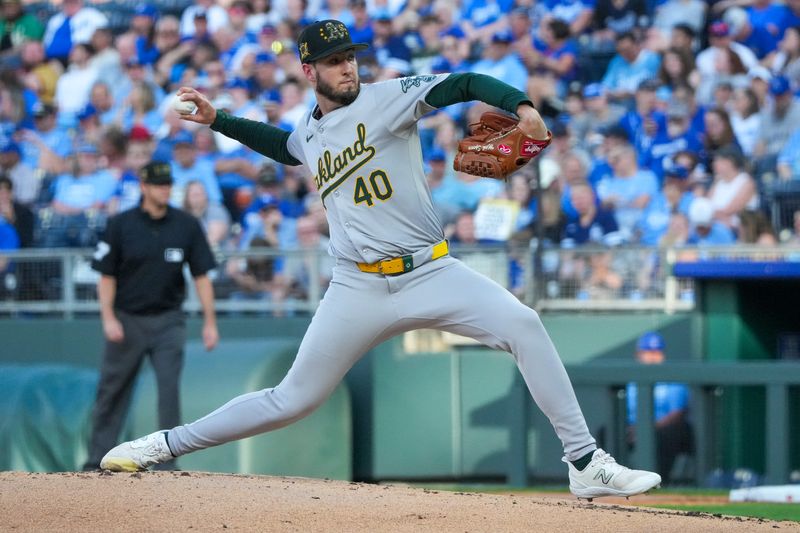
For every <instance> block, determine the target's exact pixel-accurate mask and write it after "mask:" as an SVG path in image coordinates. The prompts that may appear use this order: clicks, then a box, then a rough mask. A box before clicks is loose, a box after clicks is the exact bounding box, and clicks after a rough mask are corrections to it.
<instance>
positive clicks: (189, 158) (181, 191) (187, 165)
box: [170, 131, 222, 207]
mask: <svg viewBox="0 0 800 533" xmlns="http://www.w3.org/2000/svg"><path fill="white" fill-rule="evenodd" d="M173 142H174V144H173V148H172V156H173V159H172V162H171V163H170V164H171V166H172V179H173V185H172V195H171V196H170V204H171V205H172V206H173V207H180V206H181V205H183V198H184V196H185V194H186V192H185V188H186V185H187V184H188V183H189V182H190V181H199V182H200V183H202V184H203V185H204V186H205V188H206V193H207V194H208V200H209V201H210V202H212V203H215V204H221V203H222V190H221V189H220V187H219V182H218V181H217V175H216V173H215V172H214V164H213V163H212V162H211V161H208V160H205V159H199V158H198V157H197V148H196V147H195V145H194V136H193V135H192V134H191V133H189V132H188V131H183V132H181V133H179V134H178V135H176V136H175V138H174V140H173Z"/></svg>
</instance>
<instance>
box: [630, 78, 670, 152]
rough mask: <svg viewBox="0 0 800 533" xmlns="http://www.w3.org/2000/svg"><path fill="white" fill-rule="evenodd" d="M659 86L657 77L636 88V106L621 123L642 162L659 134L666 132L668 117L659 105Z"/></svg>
mask: <svg viewBox="0 0 800 533" xmlns="http://www.w3.org/2000/svg"><path fill="white" fill-rule="evenodd" d="M658 87H659V83H658V81H656V80H655V79H649V80H645V81H643V82H642V83H640V84H639V86H638V87H637V89H636V99H635V106H634V108H633V109H631V110H630V111H628V112H627V113H626V114H625V116H623V117H622V119H621V120H620V125H621V126H622V127H623V128H624V129H625V131H627V132H628V139H629V140H630V142H631V143H632V144H633V147H634V148H635V149H636V154H637V156H638V160H639V163H640V164H643V163H644V162H645V161H646V156H645V154H647V153H648V152H649V151H650V148H651V147H652V145H653V141H654V140H655V138H656V137H658V136H659V135H662V134H664V132H665V131H666V127H667V118H666V116H665V115H664V113H662V112H661V111H660V110H659V109H658V107H657V101H658V100H657V98H656V90H657V89H658Z"/></svg>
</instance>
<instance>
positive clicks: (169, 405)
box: [85, 309, 186, 468]
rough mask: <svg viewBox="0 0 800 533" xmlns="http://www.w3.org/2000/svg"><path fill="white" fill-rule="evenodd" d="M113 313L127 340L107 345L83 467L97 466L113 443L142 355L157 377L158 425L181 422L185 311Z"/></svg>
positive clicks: (165, 425) (126, 411)
mask: <svg viewBox="0 0 800 533" xmlns="http://www.w3.org/2000/svg"><path fill="white" fill-rule="evenodd" d="M116 314H117V318H118V319H119V321H120V322H121V323H122V328H123V331H124V332H125V339H124V340H123V341H122V342H119V343H117V342H109V341H106V343H105V350H104V353H103V362H102V365H101V367H100V382H99V383H98V385H97V398H96V400H95V404H94V409H93V411H92V435H91V437H90V439H89V459H88V460H87V461H86V466H85V467H86V468H97V467H99V465H100V460H101V459H102V458H103V455H104V454H105V453H106V452H107V451H108V450H110V449H111V448H113V447H114V446H116V445H117V443H118V439H119V434H120V431H121V430H122V424H123V422H124V421H125V416H126V414H127V413H128V407H129V406H130V401H131V395H132V394H133V389H134V385H135V383H136V377H137V375H138V374H139V369H140V368H141V366H142V362H144V358H145V356H148V355H149V356H150V362H151V364H152V365H153V369H154V370H155V374H156V386H157V389H158V422H159V427H172V426H175V425H177V424H180V422H181V411H180V390H179V382H180V376H181V369H182V368H183V351H184V345H185V344H186V325H185V320H184V316H183V311H181V310H180V309H178V310H173V311H166V312H164V313H157V314H153V315H132V314H129V313H125V312H123V311H117V312H116ZM169 466H171V465H169V464H168V465H167V466H166V467H167V468H169Z"/></svg>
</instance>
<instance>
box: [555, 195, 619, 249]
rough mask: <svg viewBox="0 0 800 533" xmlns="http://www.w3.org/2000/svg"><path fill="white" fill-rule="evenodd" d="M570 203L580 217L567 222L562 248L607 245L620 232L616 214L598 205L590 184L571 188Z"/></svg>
mask: <svg viewBox="0 0 800 533" xmlns="http://www.w3.org/2000/svg"><path fill="white" fill-rule="evenodd" d="M570 201H571V204H572V206H573V207H574V208H575V210H576V212H577V213H578V216H577V218H576V219H574V220H571V221H569V222H567V224H566V225H565V226H564V231H563V233H562V238H561V246H563V247H567V248H572V247H574V246H578V245H581V244H587V243H592V244H601V245H602V244H607V243H608V242H609V240H610V239H612V238H613V235H614V234H616V233H617V232H618V230H619V227H618V226H617V221H616V219H615V218H614V212H613V211H611V210H609V209H606V208H605V207H603V206H602V205H598V204H597V199H596V197H595V194H594V190H592V187H591V186H590V185H589V184H588V183H577V184H575V185H572V186H571V187H570Z"/></svg>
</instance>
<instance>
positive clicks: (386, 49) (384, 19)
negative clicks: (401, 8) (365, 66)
mask: <svg viewBox="0 0 800 533" xmlns="http://www.w3.org/2000/svg"><path fill="white" fill-rule="evenodd" d="M372 32H373V33H372V47H371V49H370V50H371V51H372V53H373V54H374V56H375V60H376V61H377V62H378V64H380V65H383V64H384V63H385V62H386V61H388V60H389V58H397V59H402V60H403V61H407V62H408V63H409V65H410V64H411V49H409V47H408V46H407V45H406V43H405V41H404V40H403V38H402V37H400V36H398V35H395V34H394V32H393V31H392V16H391V14H390V13H389V11H379V12H378V13H376V14H375V15H374V16H373V23H372Z"/></svg>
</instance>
